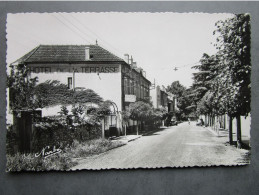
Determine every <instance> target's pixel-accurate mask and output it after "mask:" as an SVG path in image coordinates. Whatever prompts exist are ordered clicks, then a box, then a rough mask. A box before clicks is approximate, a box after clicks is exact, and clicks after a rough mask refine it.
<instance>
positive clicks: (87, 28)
mask: <svg viewBox="0 0 259 195" xmlns="http://www.w3.org/2000/svg"><path fill="white" fill-rule="evenodd" d="M71 16H72V18H74V19H75V20H76V21H77V22H78V23H79V24H81V25H82V26H83V27H84V28H85V29H86V30H88V31H90V32H91V33H92V34H94V35H95V36H96V37H97V38H98V39H99V40H101V41H103V42H104V43H106V44H107V45H109V46H110V47H112V48H113V49H114V50H116V51H117V52H119V53H123V52H122V51H120V50H119V49H117V48H115V47H114V46H112V45H111V44H110V43H109V42H107V41H105V40H104V39H102V38H101V37H100V36H99V35H98V34H96V33H95V32H94V31H92V30H91V29H90V28H89V27H87V26H86V25H85V24H84V23H82V22H81V21H80V20H79V19H77V18H76V17H75V16H73V15H72V14H71Z"/></svg>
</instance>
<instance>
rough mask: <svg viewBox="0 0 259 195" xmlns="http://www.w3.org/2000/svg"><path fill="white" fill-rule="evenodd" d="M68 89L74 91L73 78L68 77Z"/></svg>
mask: <svg viewBox="0 0 259 195" xmlns="http://www.w3.org/2000/svg"><path fill="white" fill-rule="evenodd" d="M67 87H68V89H72V88H73V86H72V77H68V78H67Z"/></svg>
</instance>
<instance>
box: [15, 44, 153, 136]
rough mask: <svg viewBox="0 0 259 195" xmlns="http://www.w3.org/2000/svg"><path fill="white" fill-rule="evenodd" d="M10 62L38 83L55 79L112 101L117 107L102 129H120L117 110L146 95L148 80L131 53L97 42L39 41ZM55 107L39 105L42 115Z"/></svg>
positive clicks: (144, 97)
mask: <svg viewBox="0 0 259 195" xmlns="http://www.w3.org/2000/svg"><path fill="white" fill-rule="evenodd" d="M11 65H12V66H15V65H25V66H26V67H28V68H29V70H30V77H31V78H34V77H38V84H39V83H43V82H45V81H47V80H57V81H60V82H61V83H63V84H66V85H67V87H68V88H69V89H74V90H78V89H79V90H80V88H85V89H92V90H93V91H95V92H96V93H97V94H98V95H100V97H102V98H103V99H104V100H110V101H112V102H113V103H114V104H115V105H116V107H117V114H116V117H115V119H116V120H110V119H107V121H111V122H110V124H109V123H108V122H107V123H106V124H105V128H106V130H107V128H109V126H111V125H115V126H116V127H118V128H119V129H121V127H122V125H121V123H122V119H121V114H120V113H121V111H123V110H125V109H126V108H127V107H128V106H129V104H130V103H133V102H136V101H140V100H143V101H145V100H149V99H150V91H149V89H150V85H151V83H150V81H149V80H148V79H147V78H146V76H145V72H144V71H143V69H142V68H140V67H137V66H136V62H133V59H132V57H131V58H130V57H129V55H127V54H125V59H121V58H119V57H117V56H116V55H114V54H112V53H111V52H109V51H107V50H106V49H104V48H102V47H100V46H99V45H97V44H96V45H39V46H38V47H36V48H35V49H33V50H32V51H30V52H29V53H27V54H26V55H24V56H23V57H21V58H20V59H18V60H17V61H15V62H14V63H12V64H11ZM57 108H58V109H60V105H56V107H49V108H43V109H42V116H48V115H55V114H57V112H58V110H57ZM113 121H115V122H113ZM112 123H113V124H112ZM114 123H115V124H114ZM130 125H134V122H133V121H131V122H130ZM120 134H121V133H120Z"/></svg>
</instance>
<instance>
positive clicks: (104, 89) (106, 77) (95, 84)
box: [31, 71, 122, 111]
mask: <svg viewBox="0 0 259 195" xmlns="http://www.w3.org/2000/svg"><path fill="white" fill-rule="evenodd" d="M35 76H37V77H38V79H39V83H42V82H45V81H47V80H58V81H60V82H61V83H64V84H67V78H68V77H72V78H73V73H72V72H52V73H31V77H35ZM75 87H84V88H86V89H92V90H93V91H95V92H96V93H97V94H99V95H100V96H101V97H102V98H103V99H104V100H111V101H113V102H115V103H116V104H117V106H118V110H119V111H121V108H122V105H121V104H122V102H121V72H120V71H119V72H116V73H99V76H98V75H97V73H81V72H79V73H78V72H76V73H75Z"/></svg>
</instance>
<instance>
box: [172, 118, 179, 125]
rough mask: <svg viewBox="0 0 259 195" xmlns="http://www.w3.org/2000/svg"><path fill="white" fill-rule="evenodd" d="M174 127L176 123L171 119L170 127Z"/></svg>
mask: <svg viewBox="0 0 259 195" xmlns="http://www.w3.org/2000/svg"><path fill="white" fill-rule="evenodd" d="M176 125H178V122H177V121H176V120H173V119H172V120H171V122H170V126H176Z"/></svg>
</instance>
